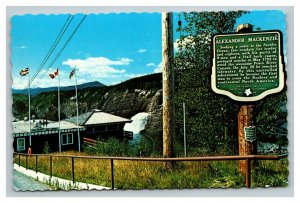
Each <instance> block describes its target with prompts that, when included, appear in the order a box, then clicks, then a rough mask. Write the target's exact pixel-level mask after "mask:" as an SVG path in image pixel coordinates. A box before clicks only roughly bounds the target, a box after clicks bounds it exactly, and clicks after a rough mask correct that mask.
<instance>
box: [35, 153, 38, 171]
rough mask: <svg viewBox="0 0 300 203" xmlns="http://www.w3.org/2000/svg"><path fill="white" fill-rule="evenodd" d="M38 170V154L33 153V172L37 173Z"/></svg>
mask: <svg viewBox="0 0 300 203" xmlns="http://www.w3.org/2000/svg"><path fill="white" fill-rule="evenodd" d="M37 171H38V156H37V155H35V172H36V173H37Z"/></svg>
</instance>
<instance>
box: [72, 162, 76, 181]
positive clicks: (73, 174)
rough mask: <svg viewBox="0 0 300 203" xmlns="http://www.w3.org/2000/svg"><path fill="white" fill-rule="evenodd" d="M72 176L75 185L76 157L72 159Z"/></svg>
mask: <svg viewBox="0 0 300 203" xmlns="http://www.w3.org/2000/svg"><path fill="white" fill-rule="evenodd" d="M72 176H73V184H75V173H74V157H72Z"/></svg>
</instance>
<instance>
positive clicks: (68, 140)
mask: <svg viewBox="0 0 300 203" xmlns="http://www.w3.org/2000/svg"><path fill="white" fill-rule="evenodd" d="M61 136H62V145H68V144H73V133H67V134H62V135H61Z"/></svg>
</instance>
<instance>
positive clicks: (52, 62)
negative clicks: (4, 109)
mask: <svg viewBox="0 0 300 203" xmlns="http://www.w3.org/2000/svg"><path fill="white" fill-rule="evenodd" d="M86 17H87V15H84V16H83V18H82V19H81V21H80V22H79V24H78V25H77V27H76V28H75V30H74V31H73V33H72V34H71V35H70V37H69V38H68V40H67V41H66V43H65V44H64V46H63V47H62V48H61V49H60V50H59V52H58V54H57V55H56V56H55V58H54V59H53V60H52V61H51V63H50V65H49V66H48V68H47V69H46V71H45V72H44V73H43V75H41V77H39V79H42V78H43V77H44V76H45V74H46V73H47V71H48V70H49V69H50V67H51V66H52V65H53V64H54V63H55V61H56V60H57V59H58V57H59V56H60V54H61V53H62V52H63V50H64V49H65V48H66V46H67V45H68V43H69V42H70V41H71V39H72V38H73V36H74V34H75V33H76V32H77V30H78V28H79V27H80V25H81V24H82V23H83V21H84V20H85V18H86ZM73 18H74V16H72V19H71V21H72V20H73ZM68 19H69V18H68ZM68 19H67V20H68ZM71 21H70V22H71ZM70 22H69V23H68V25H67V27H66V29H67V28H68V27H69V25H70ZM66 23H67V21H66ZM66 23H65V24H66ZM64 27H65V26H63V28H64ZM66 29H62V30H64V31H62V30H61V32H60V33H62V32H63V33H62V35H63V34H64V33H65V31H66ZM59 35H60V34H59ZM59 35H58V36H59ZM62 35H61V37H60V38H59V41H60V39H61V38H62ZM59 41H58V42H59ZM58 42H57V43H54V44H55V45H54V46H52V47H54V48H53V49H52V47H51V49H50V50H52V51H51V54H52V53H53V51H54V49H55V48H56V47H57V44H58ZM49 52H50V51H49ZM49 52H48V53H49ZM49 57H50V55H49V56H48V54H47V56H46V57H45V58H47V60H48V59H49ZM47 60H46V61H47ZM46 61H45V62H44V61H43V62H42V63H43V65H42V66H44V64H45V63H46ZM40 70H41V68H40ZM40 70H39V71H38V72H37V74H38V73H39V72H40ZM37 74H35V78H36V76H37ZM33 80H34V79H33ZM33 80H31V81H32V82H33ZM38 84H39V82H38V81H36V83H35V84H34V85H32V86H31V87H37V85H38ZM19 98H20V96H18V97H17V98H15V101H18V99H19Z"/></svg>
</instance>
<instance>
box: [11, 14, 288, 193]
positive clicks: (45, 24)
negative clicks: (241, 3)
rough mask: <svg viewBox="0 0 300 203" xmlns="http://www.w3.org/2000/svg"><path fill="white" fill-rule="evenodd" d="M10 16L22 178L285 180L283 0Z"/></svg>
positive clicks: (100, 185) (120, 184) (17, 170)
mask: <svg viewBox="0 0 300 203" xmlns="http://www.w3.org/2000/svg"><path fill="white" fill-rule="evenodd" d="M10 23H11V31H10V33H11V44H10V47H11V63H12V72H11V74H12V79H13V84H12V100H13V104H12V115H13V122H12V131H13V133H12V135H11V136H12V139H13V146H12V147H13V150H14V156H13V186H14V189H15V190H16V191H57V190H128V189H130V190H141V189H151V190H152V189H204V188H212V189H217V188H275V187H288V186H289V170H288V165H289V159H288V153H289V151H288V135H289V134H288V129H287V125H288V121H287V115H288V111H287V97H288V95H287V85H286V78H287V77H288V75H287V71H286V62H287V57H286V52H287V47H286V40H287V32H286V16H285V13H284V12H282V11H280V10H250V11H249V10H232V11H222V10H220V11H201V12H200V11H198V12H166V13H162V12H154V13H146V12H145V13H109V14H102V13H97V14H88V15H87V14H83V13H78V14H59V15H45V14H40V15H32V14H30V13H29V14H26V15H15V16H13V17H12V18H11V19H10Z"/></svg>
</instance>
